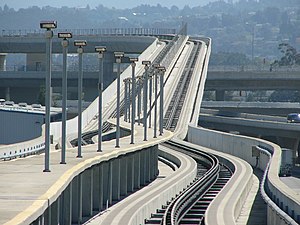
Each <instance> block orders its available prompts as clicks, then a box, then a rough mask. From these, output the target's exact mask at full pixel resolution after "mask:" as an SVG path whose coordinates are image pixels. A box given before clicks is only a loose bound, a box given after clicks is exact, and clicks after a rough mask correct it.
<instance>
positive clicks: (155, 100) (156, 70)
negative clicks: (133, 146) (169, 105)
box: [153, 64, 160, 138]
mask: <svg viewBox="0 0 300 225" xmlns="http://www.w3.org/2000/svg"><path fill="white" fill-rule="evenodd" d="M153 67H154V96H155V97H154V98H155V99H154V128H153V129H154V134H153V137H154V138H157V135H156V132H157V122H156V121H157V97H158V96H157V76H158V70H159V69H158V68H159V67H160V65H159V64H154V65H153Z"/></svg>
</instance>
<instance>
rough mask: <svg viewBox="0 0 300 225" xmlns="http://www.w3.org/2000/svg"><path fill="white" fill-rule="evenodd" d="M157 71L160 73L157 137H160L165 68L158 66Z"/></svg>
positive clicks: (162, 123) (161, 131)
mask: <svg viewBox="0 0 300 225" xmlns="http://www.w3.org/2000/svg"><path fill="white" fill-rule="evenodd" d="M158 69H159V72H160V106H159V135H162V134H163V126H164V103H163V101H164V75H165V72H166V68H165V67H164V66H160V67H158Z"/></svg>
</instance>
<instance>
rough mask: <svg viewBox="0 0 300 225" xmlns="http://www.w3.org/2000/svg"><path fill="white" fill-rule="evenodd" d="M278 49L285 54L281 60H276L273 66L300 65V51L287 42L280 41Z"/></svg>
mask: <svg viewBox="0 0 300 225" xmlns="http://www.w3.org/2000/svg"><path fill="white" fill-rule="evenodd" d="M278 50H280V52H281V53H282V54H283V56H282V57H281V58H280V60H275V61H274V62H273V63H272V64H271V66H292V65H300V53H297V50H296V49H295V48H294V47H293V46H291V45H290V44H287V43H280V44H279V45H278Z"/></svg>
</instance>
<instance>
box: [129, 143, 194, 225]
mask: <svg viewBox="0 0 300 225" xmlns="http://www.w3.org/2000/svg"><path fill="white" fill-rule="evenodd" d="M159 155H160V156H163V157H165V158H167V159H168V160H170V161H171V162H173V163H175V164H178V165H180V167H179V169H178V170H177V171H176V172H175V173H174V174H173V175H171V176H170V177H167V178H166V180H165V181H164V184H165V186H166V187H165V188H164V190H163V191H160V192H159V194H158V195H156V197H155V198H152V199H151V201H147V202H144V204H143V205H141V206H140V208H139V210H138V211H137V212H135V213H134V215H132V216H131V219H130V223H129V224H130V225H140V224H145V218H150V216H151V213H154V212H155V211H156V210H157V209H159V208H161V207H162V205H164V204H166V203H167V201H170V200H171V199H172V198H173V197H174V196H176V194H177V193H179V192H180V191H182V190H183V189H184V188H186V187H187V185H188V184H190V183H191V182H192V181H193V180H194V179H195V177H196V174H197V164H196V162H195V161H194V160H193V159H191V158H190V157H189V156H186V155H184V154H182V153H179V152H176V151H174V150H170V149H166V148H162V147H160V151H159ZM187 158H189V159H187ZM161 189H162V188H161Z"/></svg>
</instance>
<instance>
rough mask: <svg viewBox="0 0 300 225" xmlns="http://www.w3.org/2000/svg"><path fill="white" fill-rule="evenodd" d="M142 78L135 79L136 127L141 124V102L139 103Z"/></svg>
mask: <svg viewBox="0 0 300 225" xmlns="http://www.w3.org/2000/svg"><path fill="white" fill-rule="evenodd" d="M142 79H143V78H142V77H141V76H139V77H137V88H138V90H137V91H138V105H137V114H138V125H140V124H141V108H142V101H141V85H142V82H143V80H142Z"/></svg>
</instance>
